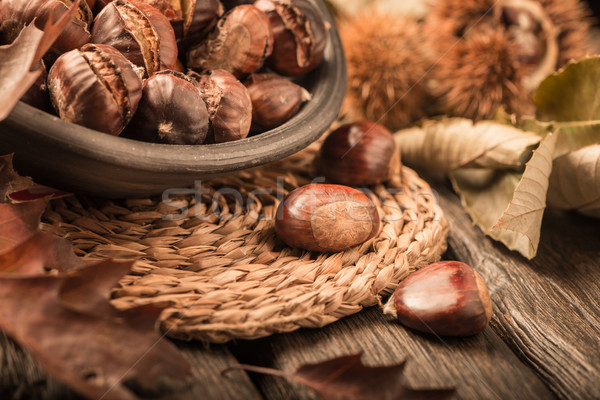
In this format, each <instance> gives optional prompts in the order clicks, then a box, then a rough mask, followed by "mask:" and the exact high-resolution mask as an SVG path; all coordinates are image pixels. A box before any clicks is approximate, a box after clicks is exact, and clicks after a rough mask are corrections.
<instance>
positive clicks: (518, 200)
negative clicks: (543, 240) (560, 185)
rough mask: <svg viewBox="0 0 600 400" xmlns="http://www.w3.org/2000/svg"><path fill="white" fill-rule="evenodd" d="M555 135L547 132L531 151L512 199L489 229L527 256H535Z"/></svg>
mask: <svg viewBox="0 0 600 400" xmlns="http://www.w3.org/2000/svg"><path fill="white" fill-rule="evenodd" d="M556 139H557V135H556V134H549V135H548V136H546V138H545V139H544V140H543V141H542V143H541V144H540V146H539V147H538V149H537V150H536V151H535V152H534V154H533V156H532V157H531V160H530V161H529V162H528V163H527V167H526V168H525V172H524V173H523V177H522V178H521V181H520V182H519V184H518V185H517V187H516V189H515V191H514V194H513V198H512V201H511V202H510V204H509V205H508V207H507V208H506V210H505V211H504V213H503V214H502V217H500V219H499V220H498V222H497V223H496V225H495V226H494V227H493V228H492V231H491V232H490V236H492V237H494V238H497V240H500V241H501V242H503V243H504V244H505V245H506V246H507V247H508V248H510V249H511V250H516V251H518V252H519V253H521V254H522V255H523V256H525V257H527V258H528V259H532V258H533V257H535V255H536V253H537V248H538V245H539V242H540V230H541V227H542V218H543V216H544V210H545V209H546V194H547V192H548V185H549V179H550V174H551V173H552V154H553V152H554V147H555V145H556Z"/></svg>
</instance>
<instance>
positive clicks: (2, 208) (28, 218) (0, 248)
mask: <svg viewBox="0 0 600 400" xmlns="http://www.w3.org/2000/svg"><path fill="white" fill-rule="evenodd" d="M46 204H47V203H46V201H45V200H36V201H30V202H26V203H18V204H9V203H0V254H2V253H5V252H6V251H8V250H10V249H12V248H13V247H15V246H17V245H18V244H19V243H21V242H23V241H24V240H26V239H28V238H29V237H30V236H32V235H33V234H34V233H35V232H36V231H37V230H38V226H39V223H40V218H41V216H42V213H43V212H44V210H45V209H46Z"/></svg>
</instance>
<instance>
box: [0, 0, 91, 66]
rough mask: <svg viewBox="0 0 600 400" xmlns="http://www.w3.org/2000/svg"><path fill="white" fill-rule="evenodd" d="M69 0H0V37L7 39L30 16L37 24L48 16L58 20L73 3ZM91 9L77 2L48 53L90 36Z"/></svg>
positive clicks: (66, 48) (53, 55) (57, 52)
mask: <svg viewBox="0 0 600 400" xmlns="http://www.w3.org/2000/svg"><path fill="white" fill-rule="evenodd" d="M74 3H75V2H74V1H71V0H27V1H25V0H2V1H0V37H1V38H2V39H1V40H2V41H3V42H5V43H11V42H12V41H13V40H14V39H16V37H17V35H18V34H19V32H20V31H21V29H23V27H24V26H25V25H27V24H29V23H30V22H32V21H33V20H34V19H36V25H37V26H38V27H42V28H43V27H44V26H45V24H46V22H47V21H48V20H49V19H50V18H52V20H53V21H56V20H58V18H60V17H61V16H62V15H63V14H64V13H66V12H67V11H68V9H69V8H70V7H71V6H72V5H73V4H74ZM92 19H93V15H92V11H91V10H90V8H89V6H88V4H87V3H86V2H85V0H82V1H80V2H79V9H78V11H77V14H76V15H75V17H74V18H73V19H72V20H71V21H70V22H69V23H68V24H67V26H66V27H65V30H64V31H63V32H62V33H61V34H60V35H59V37H58V38H57V39H56V41H55V42H54V43H53V45H52V48H51V49H50V51H49V53H50V54H51V58H52V59H54V58H56V57H58V55H60V54H62V53H64V52H67V51H70V50H73V49H76V48H79V47H81V46H83V45H84V44H86V43H88V42H89V41H90V39H91V35H90V28H91V25H92Z"/></svg>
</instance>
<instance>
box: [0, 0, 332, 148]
mask: <svg viewBox="0 0 600 400" xmlns="http://www.w3.org/2000/svg"><path fill="white" fill-rule="evenodd" d="M74 3H75V1H71V0H2V1H0V45H2V44H9V43H11V42H12V41H13V40H14V39H15V38H16V37H17V36H18V34H19V32H20V31H21V30H22V29H23V27H24V26H25V25H27V24H29V23H31V22H32V21H33V20H34V19H36V20H37V25H38V26H44V24H45V22H46V21H48V20H49V19H51V18H52V19H54V20H56V19H57V18H58V17H60V16H61V15H63V14H64V13H65V12H66V11H67V10H68V7H70V6H72V5H73V4H74ZM326 37H327V28H326V24H325V22H324V21H323V19H322V17H321V16H320V14H319V12H318V10H317V9H316V6H315V5H314V4H313V3H311V1H310V0H256V1H254V2H253V1H247V0H228V1H223V2H221V1H220V0H114V1H107V0H81V1H80V3H79V9H78V13H77V14H76V17H74V18H73V20H72V21H70V22H69V24H68V26H67V28H66V29H65V30H64V31H63V33H62V34H61V35H60V36H59V38H58V39H57V40H56V42H55V43H54V44H53V46H52V48H51V49H50V51H49V52H48V53H47V54H46V55H45V56H44V58H43V60H42V61H41V62H42V64H43V65H44V68H43V69H44V74H43V76H42V77H41V78H40V79H39V80H38V82H36V84H35V85H34V86H33V87H32V88H31V89H30V90H29V91H28V92H27V94H26V95H25V96H24V97H23V99H22V100H23V101H25V102H26V103H28V104H30V105H33V106H35V107H38V108H41V109H43V110H45V111H52V110H54V111H55V112H56V113H57V115H58V116H59V117H60V118H61V119H64V120H66V121H68V122H72V123H75V124H79V125H82V126H85V127H88V128H91V129H94V130H97V131H100V132H105V133H108V134H111V135H121V136H124V137H128V138H133V139H138V140H143V141H150V142H158V143H168V144H185V145H196V144H209V143H222V142H228V141H232V140H238V139H242V138H245V137H246V136H248V135H249V134H254V133H260V132H262V131H265V130H269V129H272V128H274V127H277V126H279V125H281V124H283V123H284V122H286V121H287V120H289V119H290V118H292V117H293V116H294V115H295V114H296V113H298V111H299V110H300V107H301V105H302V104H303V103H304V102H306V101H308V100H309V99H310V94H309V93H308V92H307V91H306V90H305V89H304V88H302V87H301V86H299V85H298V84H296V83H295V82H294V81H293V79H292V78H293V77H297V76H300V75H304V74H307V73H308V72H310V71H312V70H313V69H315V68H316V67H317V66H318V65H319V64H320V62H321V61H322V59H323V54H324V49H325V45H326ZM46 71H47V73H46Z"/></svg>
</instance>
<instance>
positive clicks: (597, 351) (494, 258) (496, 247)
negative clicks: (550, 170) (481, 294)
mask: <svg viewBox="0 0 600 400" xmlns="http://www.w3.org/2000/svg"><path fill="white" fill-rule="evenodd" d="M437 189H438V190H439V193H440V203H441V206H442V208H443V209H444V211H445V212H446V214H447V216H448V219H449V223H450V227H451V231H450V237H449V244H450V248H451V251H452V252H453V253H454V255H455V257H456V258H457V259H460V260H461V261H464V262H467V263H469V264H470V265H472V266H473V267H474V268H476V269H477V270H478V271H479V272H480V273H481V275H482V276H483V277H484V279H485V280H486V282H487V283H488V285H489V288H490V291H491V295H492V300H493V303H494V307H495V311H496V312H495V313H494V321H493V325H494V328H495V329H496V330H497V331H498V332H499V334H500V335H501V336H502V337H503V338H504V339H505V340H506V342H507V343H508V344H509V345H510V346H511V348H512V349H513V350H514V351H515V352H516V353H517V354H518V355H519V356H520V357H521V358H522V359H524V360H525V361H526V362H527V363H528V364H529V365H531V366H532V367H533V369H534V370H535V371H536V372H537V374H539V376H540V377H541V378H542V379H543V380H544V382H545V383H546V384H547V385H548V387H549V388H550V389H551V390H552V391H553V392H555V393H556V394H557V395H558V396H559V397H562V398H572V399H591V398H598V397H599V396H600V368H599V366H600V246H599V245H598V238H599V237H600V223H599V221H598V220H594V219H589V218H584V217H582V216H579V215H577V214H574V213H565V212H560V211H556V210H547V212H546V214H545V216H544V222H543V228H542V238H541V244H540V248H539V252H538V255H537V257H536V258H535V259H534V260H533V261H528V260H526V259H524V258H523V257H521V256H520V255H518V254H516V253H514V252H510V251H508V250H507V249H506V248H505V247H504V246H502V245H501V244H498V243H495V242H493V241H492V240H490V239H488V238H486V237H484V235H483V234H482V233H481V231H480V230H479V229H476V228H472V223H471V220H470V218H469V217H468V216H467V215H466V213H465V212H464V210H463V209H462V207H461V206H460V202H459V200H458V198H457V197H456V196H455V195H454V194H453V193H451V190H450V189H449V188H448V187H447V186H446V185H439V186H438V187H437Z"/></svg>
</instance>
